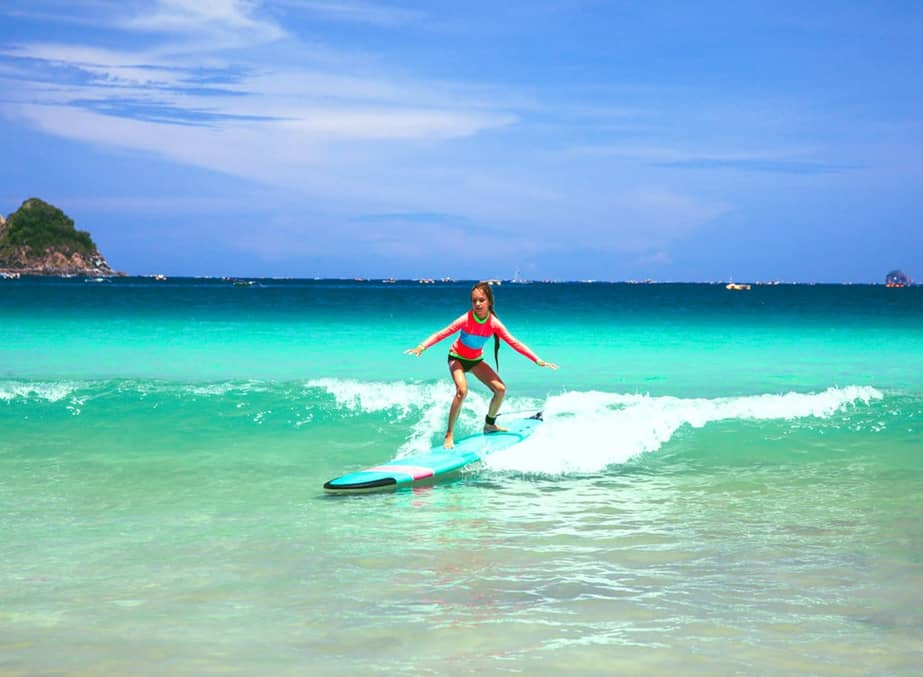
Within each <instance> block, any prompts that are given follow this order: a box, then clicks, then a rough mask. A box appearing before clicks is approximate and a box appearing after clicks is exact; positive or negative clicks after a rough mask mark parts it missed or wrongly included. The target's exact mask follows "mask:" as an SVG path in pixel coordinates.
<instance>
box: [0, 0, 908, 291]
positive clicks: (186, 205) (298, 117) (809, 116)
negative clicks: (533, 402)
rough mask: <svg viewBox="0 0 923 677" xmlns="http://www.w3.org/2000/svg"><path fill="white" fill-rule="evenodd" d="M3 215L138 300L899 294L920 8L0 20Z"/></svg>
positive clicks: (67, 1)
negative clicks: (782, 285)
mask: <svg viewBox="0 0 923 677" xmlns="http://www.w3.org/2000/svg"><path fill="white" fill-rule="evenodd" d="M0 22H2V23H0V25H2V26H3V34H4V41H3V43H2V45H0V91H2V92H3V93H2V95H0V98H2V105H0V153H2V155H3V158H4V161H3V162H2V163H0V212H2V213H4V214H9V213H11V212H12V211H14V210H15V209H16V208H18V206H19V205H20V203H21V202H22V201H23V200H25V199H26V198H28V197H32V196H36V197H41V198H43V199H45V200H47V201H49V202H51V203H53V204H55V205H57V206H59V207H61V208H62V209H63V210H64V211H65V212H66V213H67V214H68V215H70V216H71V217H72V218H74V219H75V221H76V222H77V226H78V227H79V228H82V229H85V230H89V231H90V232H91V233H92V235H93V237H94V239H95V240H96V242H97V244H98V245H99V246H100V249H101V250H102V252H103V253H104V254H105V255H106V256H107V258H108V259H109V261H110V263H111V264H112V265H113V267H115V268H117V269H119V270H123V271H127V272H129V273H134V274H148V273H158V272H159V273H166V274H170V275H180V274H192V275H225V274H229V275H248V276H252V275H268V276H272V275H278V276H298V277H314V276H333V277H353V276H362V277H386V276H394V277H442V276H451V277H455V278H464V279H467V278H485V277H502V278H509V277H512V276H513V275H514V274H515V273H516V271H517V270H518V271H519V272H520V275H521V276H522V277H525V278H534V279H597V280H628V279H646V278H653V279H657V280H675V281H687V280H725V279H735V280H738V281H752V280H772V279H779V280H793V281H794V280H797V281H832V282H840V281H853V282H879V281H882V280H883V278H884V275H885V274H886V273H887V272H888V271H889V270H891V269H893V268H901V269H903V270H904V271H905V272H907V273H908V274H910V275H911V276H912V277H914V278H915V279H923V190H921V188H923V78H921V77H920V73H921V72H923V40H921V39H920V36H921V35H923V5H921V4H920V3H919V2H887V1H884V2H875V3H869V2H848V1H846V0H843V1H838V2H815V3H795V2H791V3H789V2H774V3H757V2H752V3H751V2H709V1H705V2H699V3H687V2H656V1H654V2H616V1H612V2H601V1H600V2H594V1H590V0H529V1H525V2H518V1H512V2H495V1H494V2H452V3H449V2H404V1H400V2H399V1H394V2H390V1H388V2H377V1H375V0H355V1H353V0H345V1H343V0H273V1H269V0H266V1H260V0H198V1H196V0H149V1H147V2H134V1H133V0H117V1H116V0H5V1H4V2H3V3H2V4H0Z"/></svg>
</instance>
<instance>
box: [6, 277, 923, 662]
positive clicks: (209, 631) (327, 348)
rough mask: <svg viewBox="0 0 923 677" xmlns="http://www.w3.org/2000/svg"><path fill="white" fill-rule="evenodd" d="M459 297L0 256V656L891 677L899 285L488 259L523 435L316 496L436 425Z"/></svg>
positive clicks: (905, 372)
mask: <svg viewBox="0 0 923 677" xmlns="http://www.w3.org/2000/svg"><path fill="white" fill-rule="evenodd" d="M469 288H470V283H454V284H435V285H419V284H416V283H412V282H399V283H397V284H380V283H375V282H354V281H329V280H316V281H315V280H307V281H306V280H259V281H257V283H256V284H254V285H252V286H247V287H235V286H233V285H232V284H231V283H229V282H228V281H223V280H196V279H181V280H170V281H168V282H155V281H152V280H147V279H140V278H125V279H115V280H113V281H112V282H110V283H103V284H90V283H85V282H84V281H83V280H81V279H72V280H60V279H22V280H2V281H0V430H2V435H0V630H2V632H0V672H4V671H7V672H12V673H14V674H15V673H17V672H24V673H62V672H69V671H78V672H80V671H82V672H89V673H125V672H138V666H139V665H141V666H148V667H149V672H151V673H152V674H153V673H158V674H162V673H163V672H170V671H179V672H187V673H191V672H209V671H216V670H218V669H221V668H222V667H227V666H229V665H231V666H235V669H238V670H239V671H241V672H244V673H267V674H268V673H272V674H302V673H303V671H304V666H306V665H310V666H311V667H312V669H313V670H316V671H318V672H320V673H325V672H326V673H329V672H346V673H349V672H356V671H367V670H369V669H379V670H385V671H391V672H399V671H401V670H415V671H426V670H431V671H438V672H452V671H453V670H455V671H458V670H476V671H497V670H501V669H506V668H508V667H509V666H511V665H513V666H515V667H516V669H522V670H524V671H526V672H537V671H549V670H556V669H561V670H563V669H573V668H574V666H579V667H580V669H583V670H585V671H588V672H594V671H595V672H604V671H610V670H614V669H617V668H618V666H622V667H623V668H624V670H625V671H629V672H630V671H632V670H633V671H635V672H639V671H640V672H645V671H649V672H655V673H657V672H667V671H674V672H675V671H678V670H685V669H688V667H689V660H690V659H689V656H695V657H696V658H695V662H696V665H697V666H699V667H700V668H701V669H702V670H703V671H710V672H722V673H727V672H731V671H738V672H739V671H743V672H747V671H748V668H749V667H752V666H754V665H755V666H759V668H758V670H757V671H758V672H765V673H775V674H779V673H792V672H807V673H824V672H827V671H829V668H830V666H838V668H837V669H839V670H840V671H841V672H845V673H846V674H849V673H850V671H851V670H852V671H854V672H856V673H867V672H881V673H887V674H913V673H914V672H915V670H916V669H917V668H918V667H919V645H918V641H919V637H920V634H921V632H923V616H921V614H920V611H919V609H921V608H923V597H921V593H920V591H921V590H923V527H921V521H920V520H919V519H918V517H917V516H918V512H919V506H920V505H923V454H921V450H923V428H921V421H923V288H909V289H885V288H883V287H875V286H822V285H819V286H758V287H754V288H753V289H752V290H751V291H750V292H729V291H727V290H725V289H724V288H723V286H719V285H623V284H618V285H610V284H576V283H571V284H528V285H510V284H505V285H503V286H502V287H497V288H495V294H496V300H497V312H498V314H499V315H500V317H501V318H502V319H503V321H504V322H505V323H506V325H507V326H508V328H509V329H510V330H511V331H512V332H513V334H515V335H516V336H517V337H518V338H520V339H521V340H522V341H524V342H525V343H526V344H528V345H529V346H530V347H531V348H533V349H534V350H535V351H536V352H537V353H538V354H539V355H540V356H542V357H543V358H544V359H547V360H552V361H554V362H557V363H558V364H560V365H561V369H560V370H559V371H557V372H553V371H551V370H546V369H540V368H538V367H536V366H535V365H533V364H531V363H529V362H528V361H527V360H525V359H523V358H522V357H521V356H519V355H518V354H516V353H515V352H514V351H512V350H511V349H510V348H509V347H504V348H502V349H501V352H500V367H501V371H500V373H501V375H502V376H503V378H504V379H505V380H506V382H507V386H508V395H507V400H506V402H505V404H504V411H506V412H510V413H511V412H513V411H534V410H536V409H543V410H544V411H545V418H546V422H545V423H544V424H543V425H542V426H541V428H540V430H539V431H537V432H536V433H535V434H534V435H533V436H532V437H531V438H530V439H529V440H527V441H526V442H524V443H522V444H521V445H518V446H516V447H514V448H512V449H509V450H504V451H502V452H498V453H497V454H495V455H492V456H491V457H489V458H488V459H486V460H485V462H483V463H481V464H478V465H477V466H475V467H474V468H472V469H471V470H470V471H466V472H464V473H463V474H462V475H461V476H460V477H459V478H458V479H455V480H453V481H452V482H450V483H448V484H444V485H437V486H436V487H433V488H429V489H426V490H423V491H415V492H410V491H407V492H398V493H396V494H393V495H385V496H365V497H348V498H345V499H344V500H336V499H328V498H326V497H324V496H323V491H322V489H321V486H322V484H323V482H324V481H326V480H328V479H330V478H332V477H336V476H338V475H341V474H343V473H345V472H350V471H355V470H359V469H361V468H364V467H369V466H372V465H377V464H380V463H384V462H387V461H389V460H392V459H394V458H396V457H401V456H407V455H410V454H414V453H418V452H420V451H423V450H426V449H429V448H430V447H431V446H432V445H433V444H438V443H439V441H440V440H441V439H442V433H443V432H444V426H445V419H446V414H447V411H448V405H449V402H450V400H451V398H452V396H453V393H454V388H453V386H452V384H451V382H450V380H449V375H448V370H447V368H446V360H445V354H446V352H447V350H448V346H449V341H448V340H447V341H445V342H444V343H442V344H440V345H438V346H435V347H433V348H432V349H430V350H429V351H427V352H426V353H424V355H423V356H422V357H421V358H419V359H417V358H414V357H410V356H407V355H404V354H403V350H404V349H406V348H409V347H412V346H414V345H416V344H417V343H419V341H420V340H422V339H423V338H425V337H426V336H428V335H429V334H431V333H432V332H434V331H435V330H437V329H439V328H441V327H443V326H444V325H446V324H448V323H449V322H450V321H451V320H452V319H454V318H455V317H457V316H458V315H459V314H461V312H463V311H464V310H466V308H467V303H468V302H467V297H468V290H469ZM488 396H489V393H488V392H487V390H486V389H485V388H484V387H483V386H481V385H480V384H477V383H474V382H472V384H471V390H470V393H469V395H468V398H467V400H466V402H465V406H464V409H463V411H462V415H461V419H460V422H459V431H458V433H457V435H458V436H463V435H465V434H467V433H470V432H473V431H475V430H477V429H478V428H479V426H480V424H481V422H482V420H483V419H482V417H483V414H484V412H485V411H486V408H487V402H488V399H489V397H488ZM502 420H503V419H502V417H501V423H502ZM51 645H53V646H54V651H50V650H49V646H51ZM795 645H796V646H797V647H798V650H797V651H792V650H791V647H792V646H795ZM639 652H641V654H640V656H639ZM511 661H512V662H511ZM147 669H148V668H147V667H145V668H144V670H141V671H142V672H144V671H145V670H147Z"/></svg>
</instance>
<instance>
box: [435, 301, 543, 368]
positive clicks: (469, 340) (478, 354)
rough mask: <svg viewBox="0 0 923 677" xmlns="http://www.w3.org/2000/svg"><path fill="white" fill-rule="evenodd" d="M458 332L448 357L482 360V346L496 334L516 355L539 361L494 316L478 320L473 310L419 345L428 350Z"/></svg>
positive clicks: (536, 356)
mask: <svg viewBox="0 0 923 677" xmlns="http://www.w3.org/2000/svg"><path fill="white" fill-rule="evenodd" d="M459 330H461V334H459V336H458V338H457V339H456V340H455V343H453V344H452V347H451V348H449V355H451V356H452V357H460V358H462V359H465V360H480V359H483V358H484V344H485V343H487V339H489V338H490V337H491V336H493V335H494V334H496V335H497V336H499V337H500V338H502V339H503V340H504V341H506V343H507V344H509V346H510V347H511V348H512V349H513V350H515V351H516V352H517V353H519V354H521V355H524V356H526V357H528V358H529V359H530V360H532V361H533V362H538V361H539V358H538V355H536V354H535V353H533V352H532V351H531V350H529V347H528V346H527V345H526V344H524V343H522V342H521V341H519V340H518V339H517V338H516V337H515V336H513V335H512V334H510V333H509V331H507V329H506V327H505V326H503V323H502V322H501V321H500V320H498V319H497V316H496V315H494V314H493V313H491V314H490V315H488V316H487V317H486V318H485V319H483V320H479V319H478V317H477V315H475V314H474V311H473V310H469V311H468V312H467V313H465V314H464V315H462V316H461V317H459V318H458V319H457V320H455V321H454V322H453V323H452V324H450V325H449V326H448V327H446V328H445V329H442V330H440V331H437V332H436V333H435V334H433V335H432V336H430V337H429V338H428V339H426V340H425V341H424V342H423V343H421V344H420V345H421V346H422V347H423V348H424V349H425V348H429V347H430V346H431V345H434V344H436V343H439V342H440V341H441V340H442V339H444V338H446V337H447V336H451V335H452V334H454V333H455V332H457V331H459Z"/></svg>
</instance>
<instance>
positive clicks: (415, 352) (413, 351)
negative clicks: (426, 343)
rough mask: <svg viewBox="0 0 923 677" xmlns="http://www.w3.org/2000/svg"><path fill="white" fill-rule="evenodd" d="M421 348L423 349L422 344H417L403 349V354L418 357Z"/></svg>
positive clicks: (421, 350)
mask: <svg viewBox="0 0 923 677" xmlns="http://www.w3.org/2000/svg"><path fill="white" fill-rule="evenodd" d="M423 350H424V348H423V346H417V347H416V348H411V349H410V350H405V351H404V354H405V355H416V356H417V357H420V353H422V352H423Z"/></svg>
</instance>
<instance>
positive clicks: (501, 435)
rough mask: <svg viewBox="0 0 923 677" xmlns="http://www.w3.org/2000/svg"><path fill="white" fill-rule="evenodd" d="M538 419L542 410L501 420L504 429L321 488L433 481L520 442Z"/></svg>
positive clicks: (343, 490)
mask: <svg viewBox="0 0 923 677" xmlns="http://www.w3.org/2000/svg"><path fill="white" fill-rule="evenodd" d="M541 422H542V413H541V412H539V413H537V414H535V415H533V416H530V417H528V418H519V419H515V420H510V421H506V420H504V421H502V425H503V427H504V428H508V430H507V431H505V432H495V433H478V434H477V435H471V436H470V437H465V438H463V439H460V440H457V441H456V442H455V447H454V448H452V449H445V448H444V447H433V448H432V449H430V450H429V451H427V452H424V453H422V454H414V455H413V456H404V457H402V458H398V459H395V460H393V461H391V462H389V463H385V464H384V465H376V466H374V467H371V468H366V469H365V470H360V471H358V472H351V473H348V474H346V475H342V476H341V477H337V478H335V479H332V480H330V481H329V482H327V483H326V484H324V489H325V490H326V491H327V492H328V493H332V494H360V493H368V492H372V491H393V490H395V489H402V488H404V487H413V486H419V485H426V484H433V483H435V482H438V481H439V480H440V479H445V478H447V477H448V476H451V475H452V474H453V473H455V472H457V471H458V470H460V469H462V468H464V467H465V466H466V465H470V464H472V463H475V462H477V461H479V460H481V459H482V458H484V457H485V456H487V455H489V454H492V453H493V452H495V451H500V450H501V449H507V448H509V447H511V446H513V445H514V444H519V443H520V442H522V441H523V440H524V439H526V438H527V437H528V436H529V435H531V434H532V433H533V432H534V431H535V429H536V428H537V427H538V425H539V424H540V423H541Z"/></svg>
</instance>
